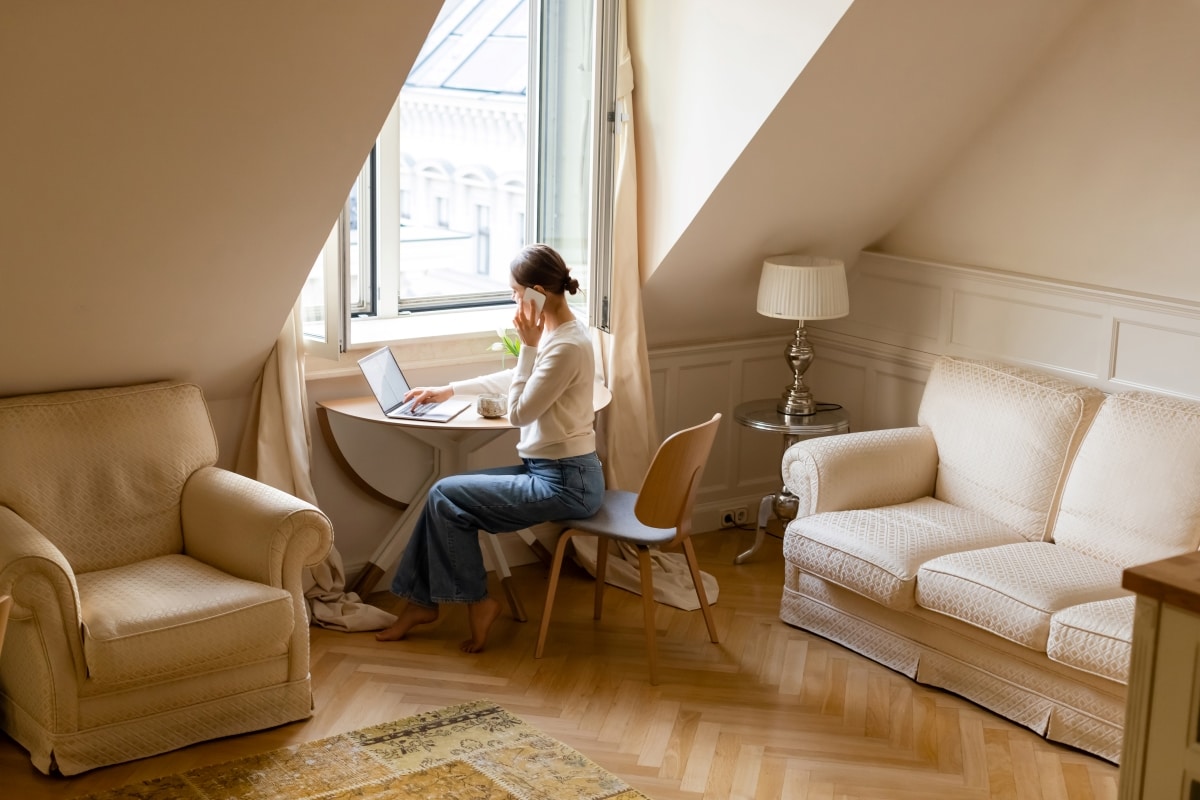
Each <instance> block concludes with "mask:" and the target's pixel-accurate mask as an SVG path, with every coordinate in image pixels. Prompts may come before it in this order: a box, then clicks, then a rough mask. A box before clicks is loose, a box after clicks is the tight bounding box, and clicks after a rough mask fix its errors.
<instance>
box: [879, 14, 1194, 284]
mask: <svg viewBox="0 0 1200 800" xmlns="http://www.w3.org/2000/svg"><path fill="white" fill-rule="evenodd" d="M1198 32H1200V4H1198V3H1196V2H1195V0H1154V2H1144V0H1104V1H1103V2H1098V3H1096V4H1095V5H1094V6H1093V7H1092V8H1091V9H1090V11H1089V12H1088V13H1087V14H1086V15H1085V16H1084V17H1083V18H1082V19H1081V20H1080V21H1079V22H1078V23H1077V24H1076V25H1074V26H1073V27H1072V28H1071V29H1070V32H1069V34H1068V35H1067V36H1065V37H1064V38H1063V39H1062V40H1061V41H1060V42H1059V43H1058V45H1057V46H1056V47H1055V48H1054V51H1053V54H1052V56H1051V57H1050V59H1049V60H1048V62H1047V63H1046V64H1045V66H1044V67H1043V68H1042V69H1041V70H1039V71H1038V72H1037V74H1036V75H1034V76H1033V77H1032V79H1031V80H1029V81H1028V83H1027V84H1026V86H1025V88H1024V90H1023V91H1021V92H1020V93H1019V94H1017V95H1016V96H1015V97H1014V98H1013V99H1012V101H1011V102H1009V103H1008V104H1006V105H1005V106H1004V107H1003V108H1002V109H1000V111H999V112H998V113H997V114H996V115H995V117H994V119H993V120H992V121H991V123H990V124H989V125H987V126H986V128H984V130H983V132H982V133H981V135H980V136H979V137H978V138H977V139H976V140H975V141H974V142H973V143H972V145H971V146H970V147H969V148H968V149H967V150H966V151H965V152H964V153H963V154H962V155H961V156H960V157H959V158H958V159H957V160H956V161H955V162H954V163H953V165H952V167H951V168H950V169H949V170H948V172H947V173H946V174H945V176H944V177H942V179H941V180H940V181H939V182H938V183H937V185H936V186H935V187H934V188H933V189H932V191H930V192H929V193H928V194H927V195H926V196H925V197H924V198H922V199H921V200H920V201H919V202H917V203H914V204H913V206H912V209H911V210H910V212H909V213H908V214H907V215H906V216H905V217H904V218H903V219H902V220H901V221H900V222H899V224H897V225H896V227H895V228H893V229H892V230H891V231H890V232H889V233H888V234H887V235H886V236H884V237H883V238H882V239H881V240H880V241H879V242H878V243H876V245H875V247H876V248H877V249H880V250H884V251H887V252H891V253H898V254H903V255H908V256H913V257H918V258H925V259H929V260H933V261H941V262H947V263H958V264H973V265H978V266H985V267H995V268H1000V269H1006V270H1012V271H1016V272H1021V273H1026V274H1030V275H1037V276H1042V277H1047V278H1054V279H1058V280H1063V281H1075V282H1080V283H1086V284H1090V285H1095V286H1103V287H1112V288H1117V289H1123V290H1127V291H1132V292H1144V293H1148V294H1153V295H1162V296H1164V297H1174V298H1185V299H1190V300H1200V269H1198V268H1197V253H1200V189H1198V187H1200V46H1197V41H1198V38H1197V37H1198Z"/></svg>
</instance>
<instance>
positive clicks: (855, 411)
mask: <svg viewBox="0 0 1200 800" xmlns="http://www.w3.org/2000/svg"><path fill="white" fill-rule="evenodd" d="M849 282H850V287H849V288H850V307H851V313H850V316H848V317H846V318H844V319H840V320H831V321H827V322H819V323H812V324H811V325H810V326H809V338H810V339H811V341H812V342H813V345H814V347H815V348H816V350H817V357H816V361H815V362H814V364H813V366H812V368H811V369H810V370H809V371H808V374H807V375H806V380H807V382H808V383H809V385H810V386H811V387H812V388H813V391H814V393H815V394H816V396H817V399H818V400H821V401H826V402H835V403H840V404H841V405H843V406H844V407H845V408H846V411H847V413H848V415H849V418H850V426H851V430H872V429H879V428H892V427H902V426H906V425H913V424H915V423H916V418H917V409H918V406H919V405H920V400H921V393H922V391H923V390H924V386H925V381H926V379H927V377H928V375H929V369H930V367H931V365H932V364H933V361H934V359H935V358H936V357H937V356H938V355H940V354H943V353H945V354H952V355H960V356H964V357H968V358H995V359H999V360H1002V361H1007V362H1012V363H1019V364H1026V365H1028V366H1030V367H1033V368H1035V369H1041V370H1045V371H1049V372H1053V373H1057V374H1060V375H1062V376H1063V377H1065V378H1068V379H1070V380H1074V381H1077V382H1080V383H1085V384H1088V385H1092V386H1095V387H1097V388H1100V389H1102V390H1104V391H1108V392H1115V391H1125V390H1129V389H1135V388H1145V389H1150V390H1153V391H1158V392H1163V393H1167V394H1173V395H1178V396H1182V397H1189V398H1195V399H1200V368H1198V365H1200V304H1197V303H1189V302H1184V301H1179V300H1173V299H1170V298H1158V297H1148V296H1139V295H1134V294H1129V293H1121V292H1114V291H1110V290H1105V289H1101V288H1097V287H1089V286H1081V285H1071V284H1064V283H1057V282H1054V281H1047V280H1043V279H1039V278H1034V277H1030V276H1025V275H1019V274H1015V273H1009V272H1002V271H998V270H988V269H980V268H975V267H963V266H954V265H947V264H935V263H931V262H924V261H918V260H914V259H908V258H900V257H896V256H888V255H883V254H879V253H863V254H862V255H861V257H860V258H859V260H858V262H857V263H856V264H855V265H854V266H853V268H852V269H851V270H850V272H849ZM787 340H788V333H787V332H786V331H781V332H780V333H779V334H778V335H772V336H769V337H762V338H755V339H742V340H737V341H730V342H722V343H708V344H698V345H694V346H680V347H666V348H659V349H656V350H653V351H652V352H651V353H650V371H651V376H652V382H653V387H654V397H655V408H654V413H655V421H656V424H657V426H658V431H659V434H660V436H662V435H665V434H667V433H670V432H672V431H675V430H678V429H680V428H683V427H687V426H689V425H694V424H696V423H699V422H702V421H704V420H706V419H708V418H709V417H711V416H712V414H713V413H714V412H716V411H720V412H721V413H722V414H723V415H724V420H723V421H722V423H721V428H720V432H719V434H718V437H717V441H716V444H715V445H714V449H713V454H712V457H711V459H710V461H709V466H708V468H707V469H706V470H705V473H704V479H703V482H702V485H701V489H700V493H699V496H698V497H697V502H696V515H695V520H694V523H695V528H696V529H697V530H714V529H716V528H718V527H719V524H720V523H719V520H720V514H721V512H722V511H723V510H726V509H737V508H741V507H744V508H746V509H747V511H748V512H749V515H750V518H751V520H753V519H754V516H755V515H756V513H757V509H758V501H759V499H760V498H761V497H762V496H763V495H764V494H768V493H770V492H774V491H776V490H777V489H778V488H779V486H780V474H779V465H780V456H781V455H782V444H783V439H782V437H781V436H779V435H777V434H771V433H766V432H762V431H756V430H751V429H748V428H745V427H743V426H741V425H738V424H737V423H736V421H735V420H734V418H733V409H734V408H735V407H736V406H737V405H738V404H739V403H742V402H744V401H747V400H755V399H759V398H765V397H775V396H778V395H779V394H780V393H781V392H782V391H783V388H784V386H785V385H786V384H787V383H788V381H789V379H790V376H789V375H788V372H787V367H786V365H785V363H784V360H783V351H784V348H785V347H786V345H787ZM446 369H447V370H448V369H449V368H446ZM450 377H454V375H451V374H449V372H446V374H442V373H436V374H433V373H431V374H430V375H429V376H424V375H422V376H421V377H420V378H419V380H424V381H434V382H437V381H444V380H448V379H449V378H450ZM357 380H358V378H357V375H353V376H350V377H347V378H344V379H341V380H325V381H319V382H317V384H319V385H313V384H310V389H309V391H310V396H311V399H313V400H314V401H315V400H319V399H322V398H323V397H326V396H329V397H340V396H347V395H348V394H351V393H353V392H355V391H361V387H359V386H358V385H357V384H356V383H354V381H357ZM348 382H349V383H348ZM315 429H316V428H315V424H314V430H315ZM514 437H515V434H514ZM514 441H515V438H514V439H513V440H501V441H499V442H497V443H495V444H494V445H492V446H491V447H490V448H489V452H486V453H480V454H478V457H479V461H480V465H483V464H484V463H490V461H491V460H492V459H496V461H495V463H506V462H505V460H504V459H506V458H510V457H511V448H512V446H513V443H514ZM406 447H407V448H408V449H405V448H406ZM411 448H412V445H411V444H409V445H405V444H404V443H401V442H396V443H391V444H389V446H388V447H387V448H386V454H387V457H388V458H392V459H395V461H396V463H409V462H410V461H411V460H412V459H419V458H420V457H424V456H425V454H424V453H422V452H415V453H409V450H410V449H411ZM492 448H494V450H493V449H492ZM314 450H315V462H316V463H315V466H314V473H315V480H316V482H317V484H318V493H319V494H320V495H321V496H322V498H323V500H324V501H326V502H327V503H328V504H329V506H330V508H331V510H332V511H333V512H334V514H335V526H336V527H337V528H338V536H339V541H340V542H342V545H343V546H344V548H345V554H346V569H347V573H348V574H349V575H351V576H353V575H355V574H356V573H357V571H358V570H359V569H361V567H362V566H363V565H364V564H365V561H366V557H367V555H369V553H370V552H371V550H372V549H373V548H374V544H373V542H376V541H378V538H379V536H380V535H381V533H380V531H386V530H387V529H388V527H390V524H391V522H390V521H391V520H392V519H393V518H394V516H395V513H396V512H395V509H390V508H388V507H386V506H381V505H379V504H377V503H373V502H372V501H370V500H369V499H367V498H366V497H365V495H363V494H362V493H361V492H360V491H359V490H357V489H355V488H354V487H352V486H350V485H348V481H347V479H346V478H345V476H344V475H343V474H341V473H342V471H341V470H340V468H338V467H337V466H336V464H335V463H334V462H333V461H332V459H331V457H330V456H329V454H328V453H327V452H326V450H325V448H324V446H323V443H321V442H319V441H318V442H315V443H314ZM413 463H415V462H413ZM417 472H419V470H407V471H401V472H400V473H398V474H400V475H402V476H407V477H408V479H410V480H413V481H416V480H417V479H416V478H415V477H413V476H414V475H415V474H416V473H417ZM410 473H411V474H410ZM403 494H404V493H403V492H402V491H401V492H399V494H398V496H402V495H403ZM504 545H505V552H506V554H507V556H508V558H509V560H510V563H512V564H522V563H527V562H529V561H531V560H532V559H533V556H532V553H531V551H530V550H529V548H528V547H526V546H525V545H524V543H522V542H521V541H520V540H519V539H518V538H517V537H515V536H506V537H505V541H504Z"/></svg>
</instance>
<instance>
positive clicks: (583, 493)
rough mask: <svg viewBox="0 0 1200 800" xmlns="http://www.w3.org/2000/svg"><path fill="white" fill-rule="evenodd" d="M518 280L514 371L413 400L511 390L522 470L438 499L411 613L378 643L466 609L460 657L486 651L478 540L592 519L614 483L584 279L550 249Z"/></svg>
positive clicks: (401, 575) (496, 473) (416, 557)
mask: <svg viewBox="0 0 1200 800" xmlns="http://www.w3.org/2000/svg"><path fill="white" fill-rule="evenodd" d="M509 273H510V276H509V285H510V286H511V287H512V292H513V300H515V301H516V302H517V304H518V308H517V314H516V316H515V317H514V318H513V327H514V328H516V332H517V336H518V337H519V338H520V340H521V352H520V355H519V356H518V357H517V364H516V366H515V367H513V369H511V370H507V371H505V372H497V373H494V374H492V375H485V376H483V377H481V378H476V379H474V380H469V381H456V382H452V383H451V384H450V385H449V386H440V387H436V388H430V387H422V388H416V389H412V390H411V391H409V392H408V394H407V395H406V396H405V397H406V399H407V398H409V397H416V399H417V402H418V403H423V402H441V401H443V400H446V399H448V398H449V397H450V396H451V395H453V394H455V393H459V394H481V393H484V392H501V393H503V392H507V394H508V419H509V421H510V422H511V423H512V424H513V425H515V426H517V427H518V428H519V429H520V432H521V436H520V440H519V441H518V442H517V454H518V455H519V456H520V457H521V464H520V465H518V466H512V467H498V468H494V469H485V470H479V471H475V472H468V473H464V474H462V475H454V476H451V477H448V478H443V479H442V480H439V481H438V482H437V483H435V484H434V485H433V488H431V489H430V490H429V497H428V500H427V502H426V504H425V508H424V509H423V510H422V511H421V515H420V517H418V519H417V524H416V527H415V528H414V529H413V534H412V539H410V540H409V543H408V546H407V548H406V549H405V551H404V556H403V557H402V558H401V559H400V566H399V567H397V569H396V575H395V577H394V578H393V579H392V592H393V593H394V594H396V595H397V596H399V597H403V598H406V599H407V600H408V603H407V604H406V605H405V607H404V610H403V611H401V613H400V616H399V618H398V619H397V620H396V622H395V624H393V625H392V626H391V627H389V628H387V629H386V630H384V631H381V632H379V633H378V634H376V637H375V638H376V639H378V640H380V641H396V640H399V639H403V638H404V637H405V636H406V635H408V632H409V631H410V630H412V628H413V627H415V626H417V625H424V624H428V623H431V622H433V621H435V620H436V619H437V618H438V614H439V610H440V606H441V604H443V603H465V604H466V605H467V616H468V620H469V623H470V631H471V637H470V638H469V639H467V640H465V641H464V642H463V643H462V645H461V649H462V650H463V651H464V652H467V653H477V652H479V651H480V650H482V649H483V646H484V644H485V643H486V641H487V635H488V631H489V630H491V627H492V623H494V622H495V621H496V618H497V617H498V616H499V615H500V603H499V602H498V601H497V600H495V599H494V598H492V597H489V596H488V588H487V571H486V570H485V569H484V565H483V553H482V551H481V549H480V547H479V536H478V532H479V531H480V530H483V531H487V532H488V533H493V534H494V533H501V532H504V531H515V530H520V529H522V528H527V527H529V526H530V525H534V524H537V523H539V522H547V521H550V520H555V519H572V518H574V519H579V518H583V517H590V516H591V515H593V514H595V513H596V512H597V511H598V510H599V509H600V501H601V500H602V499H603V496H604V475H603V473H602V472H601V466H600V459H599V458H598V457H597V456H596V433H595V429H594V427H593V421H594V418H595V414H594V412H593V409H592V383H593V381H594V380H595V362H594V360H593V355H592V342H591V337H590V335H589V333H588V329H587V326H586V325H585V324H584V323H582V322H580V321H579V320H577V319H575V315H574V314H572V313H571V310H570V309H569V308H568V307H567V299H566V295H567V294H568V293H569V294H575V293H576V292H577V291H579V281H577V280H576V279H574V278H572V277H571V270H570V269H569V268H568V267H567V265H566V263H565V262H564V261H563V259H562V256H560V255H559V254H558V253H557V252H556V251H555V250H554V249H553V248H551V247H548V246H547V245H544V244H534V245H530V246H528V247H526V248H525V249H524V250H522V251H521V252H520V254H518V255H517V257H516V258H515V259H513V262H512V264H511V265H510V266H509ZM527 288H532V289H533V290H534V291H535V292H537V293H539V294H541V295H542V296H544V298H545V302H544V303H543V304H542V306H543V307H542V311H541V313H540V314H539V313H538V312H537V310H536V306H535V303H534V302H533V301H531V300H526V299H524V294H525V291H526V289H527Z"/></svg>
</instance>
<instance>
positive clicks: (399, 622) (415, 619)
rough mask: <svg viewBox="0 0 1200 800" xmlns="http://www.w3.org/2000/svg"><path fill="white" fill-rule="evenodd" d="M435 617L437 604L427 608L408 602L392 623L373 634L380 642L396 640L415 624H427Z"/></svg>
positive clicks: (436, 616) (435, 619) (434, 619)
mask: <svg viewBox="0 0 1200 800" xmlns="http://www.w3.org/2000/svg"><path fill="white" fill-rule="evenodd" d="M437 618H438V607H437V606H434V607H433V608H427V607H426V606H419V605H416V604H415V603H408V604H407V605H405V606H404V610H403V611H401V612H400V616H399V617H398V618H397V619H396V621H395V622H393V623H392V625H391V627H390V628H386V629H384V630H382V631H380V632H379V633H377V634H375V640H376V641H380V642H398V641H400V640H401V639H403V638H404V637H405V636H407V635H408V632H409V631H410V630H412V629H413V628H415V627H416V626H417V625H428V624H429V623H430V622H435V621H437Z"/></svg>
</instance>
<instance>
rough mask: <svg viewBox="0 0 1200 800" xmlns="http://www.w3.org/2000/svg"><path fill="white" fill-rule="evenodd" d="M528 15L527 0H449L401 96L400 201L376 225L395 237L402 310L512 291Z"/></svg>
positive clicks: (520, 209) (521, 198)
mask: <svg viewBox="0 0 1200 800" xmlns="http://www.w3.org/2000/svg"><path fill="white" fill-rule="evenodd" d="M528 19H529V10H528V5H527V3H526V0H461V2H457V3H447V4H446V5H445V6H444V7H443V9H442V12H441V15H440V16H439V17H438V20H437V22H436V23H434V26H433V29H432V31H431V33H430V36H429V39H428V40H427V41H426V43H425V48H424V49H423V50H422V52H421V54H420V56H418V58H417V63H416V64H415V65H414V67H413V70H412V72H411V73H410V74H409V77H408V80H407V81H406V82H405V84H404V88H403V89H402V90H401V92H400V101H399V108H400V124H399V136H398V140H399V151H400V154H399V159H398V163H399V164H400V168H399V188H398V191H399V196H400V197H401V198H402V200H401V201H400V202H399V203H397V204H396V206H397V212H396V218H390V219H386V220H380V224H381V225H383V224H390V225H397V226H399V228H400V237H399V244H398V248H397V252H396V254H395V257H394V258H392V259H389V260H388V263H381V264H380V265H379V269H381V270H394V271H395V273H396V274H397V276H398V278H397V280H396V282H395V284H394V285H395V286H396V287H397V288H396V294H397V297H396V298H395V300H396V308H397V309H410V308H420V307H429V306H437V305H442V306H446V305H461V304H471V303H477V302H478V301H479V300H480V299H481V298H480V295H483V296H485V298H486V297H487V296H490V297H492V298H494V299H497V300H507V298H508V294H509V290H508V264H509V262H510V261H511V260H512V256H513V254H514V253H515V252H516V251H517V250H518V249H519V248H520V247H521V246H522V244H523V242H524V239H525V236H524V231H523V230H522V229H521V228H520V227H519V226H520V224H522V223H523V220H524V216H523V214H524V210H525V183H526V178H525V175H526V167H527V151H528V145H527V140H526V128H527V124H526V122H527V110H526V103H527V100H526V97H527V92H526V88H527V83H528V77H527V76H528V73H529V23H528ZM385 180H386V179H385ZM380 285H381V286H387V285H389V282H388V281H381V282H380ZM381 302H383V301H381ZM381 313H384V314H386V313H387V311H386V310H385V309H381Z"/></svg>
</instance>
